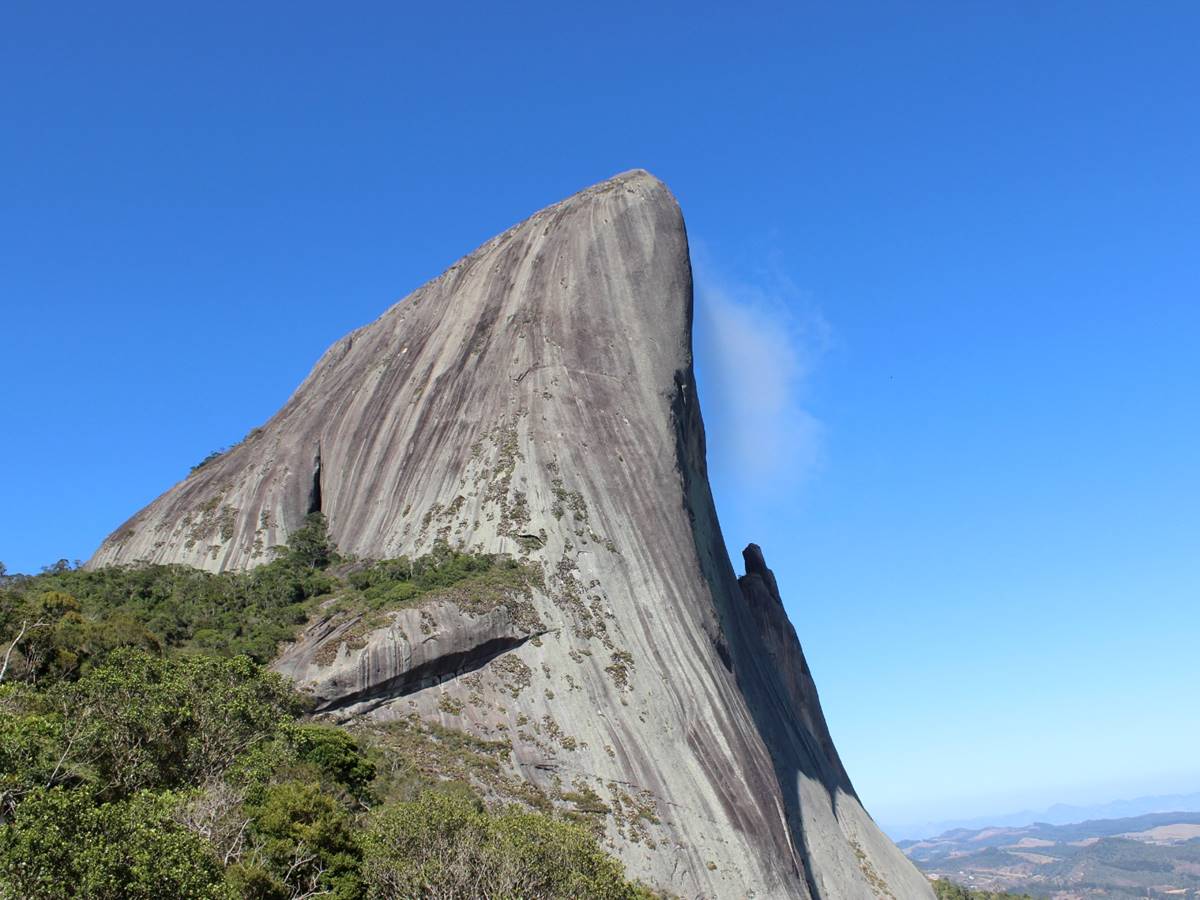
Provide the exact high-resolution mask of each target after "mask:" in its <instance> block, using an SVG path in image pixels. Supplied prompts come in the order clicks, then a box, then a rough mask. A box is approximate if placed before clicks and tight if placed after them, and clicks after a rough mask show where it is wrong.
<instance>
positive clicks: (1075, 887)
mask: <svg viewBox="0 0 1200 900" xmlns="http://www.w3.org/2000/svg"><path fill="white" fill-rule="evenodd" d="M899 846H900V849H902V850H903V851H904V852H905V854H907V855H908V857H909V859H911V860H912V861H913V862H915V863H916V864H917V865H918V866H920V867H921V869H922V870H923V871H924V872H925V873H926V874H927V875H929V876H930V877H931V878H935V877H936V878H943V879H947V880H950V881H954V882H957V883H958V884H961V885H965V886H967V887H970V888H973V889H977V890H987V891H1015V892H1022V893H1027V894H1032V895H1033V896H1036V897H1048V898H1051V900H1085V898H1086V900H1091V898H1105V900H1133V898H1163V900H1167V898H1171V900H1174V898H1196V897H1200V812H1167V813H1149V814H1146V815H1141V816H1132V817H1126V818H1120V819H1097V820H1091V821H1087V822H1077V823H1072V824H1066V825H1052V824H1049V823H1045V822H1039V823H1036V824H1033V825H1024V826H1020V827H989V828H982V829H968V828H956V829H951V830H949V831H946V832H944V833H943V834H941V835H939V836H938V837H934V838H926V839H924V840H919V841H901V842H900V844H899Z"/></svg>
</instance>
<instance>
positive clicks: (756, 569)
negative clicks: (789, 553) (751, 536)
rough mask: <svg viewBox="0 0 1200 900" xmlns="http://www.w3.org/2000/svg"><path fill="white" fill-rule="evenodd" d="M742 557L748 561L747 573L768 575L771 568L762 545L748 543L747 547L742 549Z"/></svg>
mask: <svg viewBox="0 0 1200 900" xmlns="http://www.w3.org/2000/svg"><path fill="white" fill-rule="evenodd" d="M742 559H743V560H745V562H746V574H747V575H766V574H767V573H768V572H770V571H771V570H770V569H768V568H767V561H766V559H765V558H763V552H762V547H760V546H758V544H747V545H746V549H745V550H743V551H742Z"/></svg>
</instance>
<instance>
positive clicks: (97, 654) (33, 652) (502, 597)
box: [0, 513, 535, 683]
mask: <svg viewBox="0 0 1200 900" xmlns="http://www.w3.org/2000/svg"><path fill="white" fill-rule="evenodd" d="M340 562H341V559H340V557H339V556H338V553H337V550H336V548H335V547H334V546H333V544H332V543H331V542H330V540H329V537H328V534H327V531H326V524H325V519H324V517H323V516H321V514H320V513H314V514H313V515H311V516H309V517H308V519H307V520H306V521H305V524H304V526H303V527H301V528H299V529H298V530H296V531H295V532H293V533H292V535H291V536H290V540H289V543H288V545H287V547H286V548H282V549H280V550H279V555H278V558H277V559H275V560H274V561H272V562H270V563H267V564H265V565H262V566H259V567H258V568H256V569H254V570H252V571H250V572H225V573H221V574H214V573H211V572H204V571H202V570H199V569H193V568H190V567H187V566H180V565H138V566H111V567H106V568H103V569H98V570H94V571H93V570H84V569H79V568H75V569H73V568H71V567H70V566H69V565H67V564H66V563H65V561H64V563H63V565H61V566H58V565H56V566H53V567H50V568H48V569H47V571H45V572H43V573H42V574H41V575H36V576H18V577H6V578H5V579H4V580H3V582H0V658H2V657H3V654H4V652H5V651H6V650H7V649H8V647H9V646H13V653H12V654H11V662H10V667H9V670H8V672H7V674H6V675H5V677H4V678H3V680H5V681H12V680H18V681H23V682H26V683H37V682H39V681H42V680H46V679H50V680H60V679H74V678H77V677H79V676H80V675H81V674H83V673H85V672H87V671H88V670H89V669H90V668H91V667H93V666H95V665H96V664H97V663H98V662H100V661H101V660H103V659H104V657H105V656H107V654H109V653H111V652H112V651H113V650H114V649H116V648H118V647H129V646H132V647H140V648H142V649H144V650H147V651H149V652H160V651H170V650H175V649H180V650H191V651H203V652H205V653H210V654H217V655H222V656H236V655H246V656H249V657H250V658H251V659H254V660H256V661H258V662H266V661H268V660H270V659H271V658H273V657H274V656H275V654H276V652H277V650H278V647H279V645H280V643H282V642H284V641H288V640H291V639H292V638H294V637H295V635H296V632H297V630H298V629H299V628H300V627H301V626H302V625H304V623H305V622H307V621H308V619H309V616H310V615H311V614H312V613H313V611H314V609H315V608H316V606H317V604H318V603H320V602H322V601H323V600H325V599H329V598H331V597H335V596H336V597H339V598H340V602H339V608H341V609H343V610H347V611H352V612H358V611H363V610H382V609H395V608H397V607H399V606H402V605H405V604H411V603H414V602H419V601H420V600H421V599H422V598H425V597H427V596H430V595H432V594H433V593H435V592H438V593H445V592H447V591H451V590H453V591H454V599H456V600H457V601H458V602H459V603H460V604H461V605H463V606H464V608H470V609H483V608H489V607H492V606H495V605H497V604H500V603H509V604H511V605H512V606H513V607H514V611H515V612H517V613H518V614H520V613H522V612H523V611H524V612H528V611H527V610H526V609H525V608H526V607H528V606H529V604H528V603H527V602H526V601H524V600H523V599H518V598H517V597H516V595H519V594H522V593H523V592H525V591H526V590H527V589H528V586H529V585H530V584H531V583H533V581H534V580H535V573H534V572H533V570H532V569H531V568H530V567H529V566H527V565H523V564H520V563H518V562H516V561H514V560H512V559H509V558H507V557H503V556H499V555H487V554H470V553H463V552H460V551H458V550H453V549H451V548H450V547H449V546H447V545H446V544H439V545H438V546H437V547H435V548H434V549H433V551H431V552H430V553H428V554H426V555H425V556H422V557H419V558H417V559H415V560H409V559H407V558H403V557H402V558H400V559H395V560H384V561H382V562H375V563H367V564H361V563H360V564H356V565H357V568H355V569H353V570H352V571H351V572H350V574H349V575H348V576H346V578H345V579H342V578H340V577H338V575H337V574H336V571H337V570H336V569H333V568H331V567H334V566H337V565H338V564H339V563H340ZM530 609H531V608H530Z"/></svg>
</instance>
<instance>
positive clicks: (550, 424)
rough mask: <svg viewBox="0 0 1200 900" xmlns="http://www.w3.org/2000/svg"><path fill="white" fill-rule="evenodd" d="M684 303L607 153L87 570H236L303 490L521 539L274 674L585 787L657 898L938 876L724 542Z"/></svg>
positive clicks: (319, 637)
mask: <svg viewBox="0 0 1200 900" xmlns="http://www.w3.org/2000/svg"><path fill="white" fill-rule="evenodd" d="M691 325H692V281H691V267H690V263H689V258H688V248H687V238H686V234H685V231H684V225H683V219H682V217H681V215H680V211H679V207H678V205H677V204H676V202H675V200H674V198H673V197H672V196H671V194H670V193H669V191H668V190H667V189H666V187H665V186H664V185H663V184H662V183H661V182H659V181H658V180H656V179H655V178H654V177H652V176H651V175H649V174H647V173H646V172H642V171H633V172H628V173H625V174H623V175H619V176H617V177H615V178H612V179H610V180H609V181H605V182H603V183H601V184H598V185H596V186H594V187H591V188H589V189H587V190H585V191H582V192H581V193H579V194H576V195H575V196H573V197H570V198H569V199H567V200H564V201H562V202H561V203H558V204H556V205H554V206H551V207H549V208H547V209H544V210H542V211H541V212H539V213H536V214H535V215H534V216H532V217H531V218H529V219H527V220H526V221H525V222H522V223H521V224H519V225H517V226H516V227H514V228H512V229H510V230H509V231H507V232H505V233H504V234H502V235H500V236H499V237H497V238H495V239H493V240H491V241H489V242H488V243H487V244H485V245H483V246H482V247H480V248H479V249H478V250H476V251H475V252H474V253H472V254H470V255H469V256H467V257H465V258H464V259H462V260H461V261H460V262H458V263H456V264H455V265H453V266H451V267H450V269H448V270H447V271H446V272H445V273H444V274H443V275H441V276H440V277H439V278H437V279H435V280H434V281H432V282H430V283H429V284H427V285H425V286H424V287H421V288H420V289H418V290H417V291H416V292H414V293H413V294H412V295H411V296H409V297H408V298H406V299H405V300H403V301H402V302H400V303H398V304H396V305H395V306H393V307H392V308H391V309H389V310H388V311H387V312H386V313H384V315H383V316H382V317H380V318H379V319H378V320H377V321H375V322H374V323H372V324H370V325H368V326H366V327H364V328H360V329H359V330H357V331H355V332H354V333H352V334H350V335H348V336H347V337H345V338H343V339H341V340H340V341H338V342H337V343H336V344H334V345H333V347H332V348H330V350H329V351H328V352H327V353H326V354H325V355H324V356H323V357H322V358H321V360H320V361H319V362H318V363H317V365H316V367H315V368H314V369H313V371H312V373H311V374H310V375H309V377H308V378H307V379H306V380H305V381H304V383H303V384H302V385H301V386H300V388H299V389H298V390H297V391H296V393H295V394H294V395H293V396H292V398H291V399H290V400H289V401H288V403H287V405H286V406H284V408H283V409H282V410H281V411H280V412H279V413H278V414H277V415H276V416H275V417H274V418H272V419H271V420H270V421H269V422H267V423H266V424H265V425H264V426H263V427H262V428H261V429H259V430H256V431H255V432H254V433H253V434H252V435H250V436H249V437H248V438H247V439H246V440H245V441H244V442H242V443H241V444H239V445H238V446H237V447H235V448H233V449H232V450H230V451H229V452H227V453H226V454H224V455H223V456H221V457H220V458H218V459H216V460H214V461H213V462H211V463H209V464H207V465H205V466H203V467H202V468H200V469H199V470H197V471H196V472H194V473H193V474H192V475H191V476H190V477H189V478H188V479H186V480H185V481H184V482H182V483H181V484H178V485H176V486H175V487H174V488H172V489H171V490H169V491H168V492H167V493H165V494H164V495H163V496H161V497H160V498H159V499H158V500H156V501H154V502H153V503H152V504H150V506H148V507H146V508H145V509H144V510H142V511H141V512H139V513H138V514H137V515H135V516H134V517H133V518H132V519H131V520H130V521H129V522H127V523H126V524H124V525H123V526H121V527H120V528H119V529H117V531H116V532H114V534H113V535H112V536H110V537H109V538H108V539H107V540H106V541H105V542H104V544H103V545H102V546H101V547H100V549H99V550H98V551H97V552H96V555H95V556H94V557H93V559H92V560H91V562H90V565H91V566H102V565H111V564H119V563H132V562H136V561H154V562H179V563H187V564H189V565H193V566H200V567H203V568H207V569H211V570H224V569H230V568H233V569H245V568H249V567H252V566H254V565H256V564H258V563H259V562H262V561H265V560H267V559H268V558H269V556H270V550H271V548H272V547H273V546H276V545H278V544H281V543H284V542H286V540H287V537H288V534H289V532H290V531H293V530H295V529H296V528H298V527H299V526H300V524H301V523H302V522H303V521H304V518H305V516H306V515H307V514H308V513H310V512H312V511H318V510H319V511H321V512H323V513H324V515H325V516H326V517H327V519H328V523H329V529H330V533H331V535H332V537H333V539H334V540H335V542H336V543H337V545H338V547H339V548H340V550H341V551H342V552H343V553H346V554H354V555H357V556H358V557H361V558H384V557H395V556H400V555H409V556H416V555H419V554H421V553H424V552H426V551H428V550H429V549H430V548H431V547H433V546H434V544H435V542H438V541H447V542H449V543H450V544H451V545H454V546H461V547H464V548H469V549H474V550H479V551H486V552H503V553H506V554H510V555H512V556H514V557H517V558H522V559H525V560H528V561H529V562H530V563H531V564H532V565H533V566H534V567H535V568H537V569H540V573H541V574H540V583H535V584H532V585H531V586H530V587H529V589H528V590H527V591H525V592H523V593H521V594H520V595H519V596H518V595H516V594H513V595H512V596H511V597H509V598H508V600H507V601H506V600H504V598H500V599H498V600H497V601H496V603H494V604H493V605H492V606H491V607H490V608H481V607H480V604H479V603H478V602H477V601H478V598H474V599H472V598H464V597H458V598H456V597H454V596H445V597H436V596H435V597H433V598H431V599H429V600H428V601H427V602H425V603H423V604H422V605H421V606H420V608H411V609H405V610H401V611H398V612H395V613H385V614H384V615H382V616H379V615H376V616H375V617H373V618H371V619H358V620H354V621H347V620H345V619H339V618H337V617H332V618H322V619H320V620H318V621H316V622H314V623H311V624H310V626H309V627H308V629H307V630H306V632H305V634H304V635H303V636H302V638H301V639H300V640H299V641H298V642H297V643H296V644H295V645H293V646H291V647H290V648H287V649H286V650H285V652H284V653H283V655H282V656H281V658H280V660H279V661H278V663H277V667H278V668H280V670H281V671H284V672H286V673H288V674H290V675H291V676H292V677H293V678H295V679H297V681H298V682H300V683H301V684H302V685H304V686H305V687H306V688H307V689H309V690H310V691H312V692H313V694H314V695H315V697H316V698H317V701H318V703H319V704H320V707H321V708H322V709H324V710H326V711H327V712H329V713H330V714H333V715H336V716H339V717H342V718H350V717H354V716H371V717H375V718H377V719H387V718H396V717H402V716H407V715H411V714H413V713H417V714H419V715H421V716H423V717H425V718H428V719H434V720H439V721H441V722H442V723H443V724H445V725H448V726H453V727H455V728H461V729H465V730H467V731H469V732H472V733H474V734H476V735H478V736H482V737H487V738H490V739H498V738H506V739H508V740H510V741H511V742H512V747H513V752H512V758H511V766H512V767H513V769H514V771H515V772H516V773H518V774H519V775H521V776H522V777H524V778H526V779H528V780H529V781H532V782H535V783H537V784H538V785H540V786H542V787H544V788H546V789H547V790H548V791H550V792H552V793H556V795H557V796H563V795H567V796H575V797H579V796H584V797H590V792H594V793H595V794H596V796H597V797H598V798H599V801H600V803H601V804H603V806H606V807H607V808H608V812H607V813H605V822H606V828H607V839H608V840H609V842H610V843H611V844H612V846H613V847H614V849H615V851H616V852H617V853H618V854H619V855H620V856H621V857H622V859H623V860H624V861H625V863H626V864H627V866H628V867H629V870H630V872H631V874H633V875H634V876H637V877H640V878H642V879H644V880H646V881H647V882H648V883H650V884H652V885H655V886H657V887H659V888H662V889H665V890H667V891H670V892H672V893H674V894H677V895H680V896H684V897H701V896H703V897H731V898H732V897H746V896H755V897H812V898H830V900H834V898H879V897H893V898H899V900H906V898H924V897H931V896H932V894H931V891H930V889H929V887H928V885H927V884H926V882H925V880H924V878H923V877H922V876H921V875H920V874H919V873H918V872H917V871H916V869H915V868H913V866H912V865H911V864H910V863H909V862H908V861H907V860H906V859H905V858H904V856H903V855H902V854H901V853H900V852H899V851H898V850H896V848H895V847H894V846H893V845H892V844H891V842H890V841H888V840H887V838H885V837H884V836H883V835H882V834H881V833H880V831H879V830H878V829H877V828H876V826H875V824H874V823H873V822H872V821H871V819H870V817H869V816H868V815H867V814H866V813H865V812H864V810H863V808H862V806H861V805H860V803H859V800H858V798H857V797H856V795H855V792H854V789H853V788H852V786H851V784H850V781H849V779H848V778H847V776H846V772H845V770H844V769H843V767H842V764H841V762H840V761H839V759H838V756H837V752H836V750H835V749H834V746H833V742H832V740H831V739H830V736H829V733H828V730H827V728H826V725H825V721H824V718H823V716H822V714H821V708H820V704H819V702H818V699H817V694H816V689H815V687H814V685H813V680H812V676H811V674H810V672H809V670H808V667H807V665H806V664H805V661H804V656H803V653H802V651H801V648H800V644H799V642H798V641H797V639H796V634H795V631H794V630H793V628H792V626H791V624H790V623H789V621H788V619H787V616H786V614H785V613H784V609H783V606H782V604H781V602H780V598H779V593H778V589H777V588H776V584H775V579H774V577H773V576H772V574H771V572H770V570H769V569H768V568H767V567H766V564H765V562H764V561H763V557H762V554H761V552H760V551H759V549H758V548H757V547H755V546H753V545H752V546H751V547H749V548H748V549H747V551H746V574H745V575H744V576H743V577H742V578H740V579H739V578H738V577H737V576H736V575H735V573H734V570H733V567H732V565H731V564H730V560H729V558H728V555H727V553H726V551H725V546H724V543H723V541H722V538H721V531H720V526H719V524H718V522H717V516H716V512H715V510H714V508H713V502H712V496H711V493H710V490H709V484H708V479H707V475H706V470H705V452H704V428H703V425H702V422H701V417H700V408H699V405H698V402H697V397H696V390H695V386H694V381H693V375H692V357H691V330H692V328H691ZM469 600H470V601H471V602H468V601H469ZM592 805H593V806H595V804H594V803H593V804H592Z"/></svg>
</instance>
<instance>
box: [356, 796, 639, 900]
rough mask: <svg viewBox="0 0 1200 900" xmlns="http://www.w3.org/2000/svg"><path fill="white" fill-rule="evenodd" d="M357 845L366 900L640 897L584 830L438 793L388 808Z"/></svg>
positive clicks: (525, 813)
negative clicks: (401, 899)
mask: <svg viewBox="0 0 1200 900" xmlns="http://www.w3.org/2000/svg"><path fill="white" fill-rule="evenodd" d="M363 843H364V863H363V876H364V879H365V881H366V884H367V896H368V897H369V898H372V900H374V898H378V900H385V898H386V900H391V898H396V897H437V898H443V900H460V898H461V900H474V898H480V897H496V898H501V897H522V898H527V900H536V898H559V897H577V898H594V900H608V898H612V900H618V898H634V897H639V896H645V894H643V893H641V892H640V891H639V889H638V888H636V887H635V886H633V885H631V884H629V883H628V882H627V881H626V880H625V878H624V875H623V873H622V871H621V867H620V864H619V863H617V862H616V861H615V860H614V859H612V857H610V856H608V855H607V854H605V853H604V852H603V851H602V850H601V849H600V847H599V846H598V845H597V843H596V840H595V838H594V837H593V836H592V835H591V833H590V832H588V831H587V830H585V829H583V828H581V827H579V826H576V825H572V824H569V823H566V822H558V821H554V820H552V819H549V818H547V817H545V816H541V815H538V814H536V813H528V812H523V811H520V810H517V809H507V810H502V811H500V812H496V813H493V812H489V811H488V810H487V809H486V808H484V807H483V806H482V805H480V804H479V803H478V802H472V801H471V800H468V799H465V798H462V797H457V796H453V795H450V794H447V793H444V792H434V791H428V792H426V793H423V794H422V795H421V796H420V797H418V798H417V799H416V800H414V801H411V802H407V803H399V804H396V805H394V806H390V807H386V808H385V809H383V810H382V811H381V812H380V813H378V814H377V815H376V816H374V817H373V818H372V821H371V824H370V827H369V828H368V830H367V833H366V835H365V837H364V839H363Z"/></svg>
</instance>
